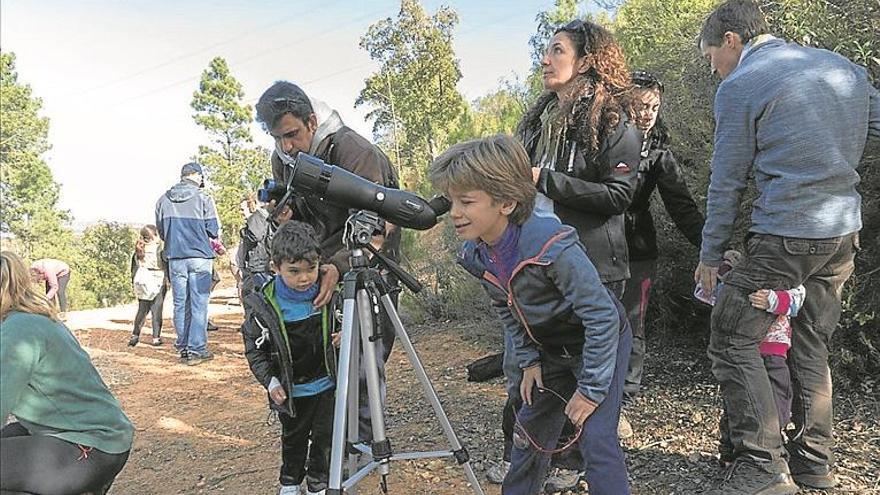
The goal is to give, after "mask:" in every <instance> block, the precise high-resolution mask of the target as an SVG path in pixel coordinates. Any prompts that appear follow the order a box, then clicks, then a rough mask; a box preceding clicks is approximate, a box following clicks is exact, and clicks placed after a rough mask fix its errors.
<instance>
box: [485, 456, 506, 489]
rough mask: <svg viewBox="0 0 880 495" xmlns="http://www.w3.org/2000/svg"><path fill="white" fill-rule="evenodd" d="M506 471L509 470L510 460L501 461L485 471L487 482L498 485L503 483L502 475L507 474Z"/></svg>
mask: <svg viewBox="0 0 880 495" xmlns="http://www.w3.org/2000/svg"><path fill="white" fill-rule="evenodd" d="M508 471H510V462H509V461H501V462H499V463H498V464H495V465H494V466H492V467H490V468H489V469H488V470H487V471H486V479H487V480H489V483H492V484H494V485H500V484H502V483H504V477H505V476H507V472H508Z"/></svg>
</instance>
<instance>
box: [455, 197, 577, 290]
mask: <svg viewBox="0 0 880 495" xmlns="http://www.w3.org/2000/svg"><path fill="white" fill-rule="evenodd" d="M576 242H578V235H577V232H576V231H575V229H574V228H573V227H570V226H568V225H563V224H562V222H560V221H559V219H558V218H556V217H550V216H539V215H536V214H535V213H532V215H531V216H530V217H529V218H528V220H526V221H525V223H523V224H522V228H521V230H520V234H519V243H518V245H517V253H518V256H517V260H516V261H517V263H521V262H522V261H524V260H529V259H532V260H533V261H535V262H537V263H542V264H546V263H549V262H551V261H553V260H554V259H556V257H557V256H559V253H561V252H562V251H563V250H564V249H565V248H567V247H569V246H571V245H572V244H574V243H576ZM458 264H460V265H461V266H462V267H464V269H465V270H467V271H468V272H470V273H471V274H472V275H474V276H475V277H477V278H483V273H484V272H485V271H486V266H485V265H484V264H483V262H482V261H480V258H479V256H478V255H477V243H476V242H475V241H466V242H465V243H464V245H463V246H462V249H461V252H460V253H459V255H458Z"/></svg>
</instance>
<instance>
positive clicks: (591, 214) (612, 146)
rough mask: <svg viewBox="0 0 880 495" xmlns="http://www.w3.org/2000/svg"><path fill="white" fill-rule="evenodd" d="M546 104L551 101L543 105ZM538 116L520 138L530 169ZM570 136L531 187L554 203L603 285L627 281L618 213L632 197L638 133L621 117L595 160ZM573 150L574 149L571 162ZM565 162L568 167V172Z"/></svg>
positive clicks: (620, 214) (534, 158)
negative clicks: (527, 155)
mask: <svg viewBox="0 0 880 495" xmlns="http://www.w3.org/2000/svg"><path fill="white" fill-rule="evenodd" d="M550 101H553V100H549V101H548V102H547V103H548V104H549V103H550ZM545 107H546V104H545ZM539 110H540V111H539V112H537V113H536V114H535V115H536V117H535V118H534V119H533V120H531V121H525V122H523V123H522V126H521V129H522V131H521V134H520V138H521V139H522V142H523V145H524V146H525V149H526V152H527V153H528V154H529V157H530V158H531V160H532V164H533V165H534V166H539V165H538V161H539V160H540V157H538V156H536V155H537V154H538V153H537V152H536V149H535V148H536V147H537V144H538V140H539V138H540V135H541V120H540V114H541V112H543V110H544V109H543V108H542V109H539ZM582 125H589V124H588V123H587V122H576V123H575V127H577V126H582ZM575 131H576V129H569V132H568V136H567V137H566V140H565V144H564V146H560V150H561V151H560V156H558V157H557V159H556V162H555V168H554V169H553V170H551V169H549V168H544V169H542V170H541V174H540V176H539V178H538V183H537V185H536V187H537V189H538V192H540V193H543V194H544V195H545V196H547V197H548V198H550V199H552V200H553V203H554V208H555V213H556V215H557V216H558V217H559V219H560V220H562V223H564V224H567V225H571V226H572V227H574V228H575V229H576V230H577V232H578V236H579V237H580V241H581V243H583V245H584V247H585V248H586V251H587V256H588V257H589V258H590V261H592V262H593V265H595V266H596V270H597V271H598V272H599V277H600V279H601V280H602V283H609V282H617V281H621V280H626V279H628V278H629V275H630V274H629V259H628V258H629V256H628V253H627V247H626V233H625V228H624V220H623V213H624V212H625V211H626V209H627V208H629V205H630V203H631V202H632V198H633V193H634V192H635V187H636V173H637V170H638V166H639V152H640V150H641V145H642V133H641V131H639V130H638V129H637V128H636V127H635V125H632V124H631V123H630V121H629V119H628V118H627V117H626V115H625V112H622V111H621V112H620V122H619V123H618V125H617V126H616V127H615V128H614V130H613V131H612V132H611V134H609V135H608V136H607V137H605V138H604V139H602V140H601V141H600V144H599V150H598V152H597V153H595V156H594V154H593V153H592V152H591V151H590V148H589V144H588V143H577V142H574V139H573V138H572V137H571V136H574V135H575V134H576V132H575ZM572 144H574V145H575V146H574V151H573V153H574V157H573V160H571V158H572V156H571V153H572ZM570 161H571V163H572V167H571V170H568V168H569V167H568V164H569V162H570Z"/></svg>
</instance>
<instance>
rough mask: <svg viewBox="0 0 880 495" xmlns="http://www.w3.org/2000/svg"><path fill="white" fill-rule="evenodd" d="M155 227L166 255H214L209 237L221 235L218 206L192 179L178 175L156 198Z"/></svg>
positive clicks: (197, 256)
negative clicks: (170, 185) (163, 192)
mask: <svg viewBox="0 0 880 495" xmlns="http://www.w3.org/2000/svg"><path fill="white" fill-rule="evenodd" d="M156 227H157V228H158V230H159V237H160V238H161V239H162V240H163V241H165V256H166V257H167V258H168V259H182V258H213V257H214V250H213V249H211V243H210V241H209V240H208V238H212V239H216V238H217V236H218V235H220V222H219V221H218V220H217V209H216V208H215V207H214V201H213V200H212V199H211V197H210V196H208V195H207V194H206V193H205V192H204V191H203V190H202V189H201V188H199V186H198V184H196V183H195V182H193V181H191V180H187V179H181V181H180V182H178V183H177V184H175V185H174V186H172V187H171V189H169V190H168V191H167V192H165V194H163V195H162V197H161V198H159V201H157V202H156Z"/></svg>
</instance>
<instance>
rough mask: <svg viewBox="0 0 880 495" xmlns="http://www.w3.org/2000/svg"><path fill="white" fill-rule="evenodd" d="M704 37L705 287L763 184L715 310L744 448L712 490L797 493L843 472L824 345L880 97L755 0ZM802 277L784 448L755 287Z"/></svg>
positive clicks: (721, 359) (723, 369) (735, 5)
mask: <svg viewBox="0 0 880 495" xmlns="http://www.w3.org/2000/svg"><path fill="white" fill-rule="evenodd" d="M699 43H700V51H701V52H702V53H703V55H704V56H705V57H706V58H707V59H708V61H709V63H710V65H711V66H712V70H713V72H716V73H717V74H718V75H719V76H720V77H721V79H722V80H723V81H722V82H721V84H720V85H719V87H718V92H717V93H716V95H715V122H716V127H715V149H714V154H713V156H712V174H711V180H710V184H709V194H708V200H707V207H706V224H705V227H704V229H703V242H702V248H701V252H700V264H699V265H698V266H697V269H696V271H695V274H694V277H695V279H696V280H697V282H699V283H700V284H701V285H702V286H703V288H704V289H707V290H708V291H709V292H710V293H711V292H712V291H713V290H714V288H715V280H716V275H717V270H718V266H719V265H720V264H721V261H722V254H723V252H724V249H725V248H726V246H727V245H728V243H729V242H730V238H731V232H732V229H733V223H734V219H735V218H736V215H737V212H738V209H739V203H740V198H741V195H742V191H743V189H745V187H746V181H747V178H748V176H749V175H750V174H753V175H754V178H755V182H756V186H757V189H758V193H759V197H758V199H757V200H756V201H755V202H754V204H753V210H752V216H751V225H750V227H749V234H748V236H747V237H746V245H745V254H746V256H745V259H744V261H743V262H741V263H740V264H739V265H737V266H736V267H735V268H734V269H733V270H732V271H731V272H730V274H728V275H727V278H726V283H725V285H724V289H723V290H722V291H721V293H720V294H719V298H718V302H717V303H716V305H715V308H714V310H713V312H712V330H711V337H710V342H709V357H710V358H711V360H712V371H713V373H714V375H715V377H716V378H717V379H718V381H719V382H720V383H721V392H722V396H723V398H724V401H725V402H726V403H727V405H728V411H729V413H730V429H731V437H732V438H731V439H732V441H733V444H734V449H735V453H734V455H735V456H736V462H735V463H734V464H733V466H732V470H733V471H732V472H730V473H728V475H727V476H726V477H725V478H726V481H725V482H724V483H723V484H722V485H721V487H719V488H718V489H717V491H716V492H713V493H719V494H733V493H736V494H759V493H760V494H788V493H795V492H797V490H798V487H797V485H795V483H794V482H797V483H799V484H801V485H805V486H808V487H812V488H830V487H832V486H834V485H835V484H836V479H835V478H834V475H833V472H832V470H831V468H832V466H833V462H834V458H833V454H832V452H831V444H832V433H831V431H832V417H831V374H830V371H829V368H828V342H829V341H830V339H831V334H832V332H833V331H834V329H835V327H836V326H837V322H838V319H839V317H840V297H841V289H842V287H843V284H844V282H845V281H846V280H847V279H848V278H849V276H850V275H851V274H852V272H853V257H854V255H855V252H856V251H857V250H858V231H859V229H861V227H862V224H861V211H860V203H861V197H860V196H859V194H858V193H857V192H856V184H858V182H859V175H858V173H856V170H855V169H856V166H857V165H858V163H859V160H860V158H861V156H862V152H863V150H864V147H865V141H866V139H867V136H868V134H871V135H873V136H880V95H878V92H877V90H876V89H875V88H874V87H873V86H872V85H871V83H870V82H869V81H868V76H867V72H866V71H865V69H864V68H863V67H860V66H858V65H856V64H853V63H852V62H850V61H849V60H847V59H846V58H844V57H842V56H840V55H838V54H836V53H833V52H829V51H826V50H819V49H815V48H808V47H803V46H799V45H796V44H793V43H787V42H785V41H784V40H781V39H778V38H775V37H773V36H772V35H770V34H769V27H768V25H767V23H766V21H765V20H764V17H763V15H762V14H761V12H760V10H759V9H758V7H757V5H756V4H755V3H754V2H753V1H752V0H729V1H727V2H726V3H724V4H722V5H721V6H719V7H718V8H717V9H716V10H715V11H714V12H712V14H710V16H709V17H708V18H707V20H706V21H705V24H704V26H703V29H702V31H701V33H700V38H699ZM798 285H803V286H804V287H805V288H806V291H807V298H806V302H805V304H804V307H803V310H802V311H801V313H800V314H799V315H798V316H797V317H796V318H792V321H791V322H792V327H793V328H792V347H791V350H790V351H789V361H788V363H789V367H790V369H791V378H792V385H793V389H794V390H793V391H794V403H793V407H792V410H793V411H792V413H793V415H792V421H793V422H794V425H795V429H794V431H793V435H792V436H791V437H790V439H789V440H790V441H789V442H788V444H787V445H786V446H783V438H782V434H781V429H782V427H784V426H785V425H780V424H779V420H778V417H777V414H776V409H775V407H776V406H775V404H774V402H773V394H772V391H771V388H770V381H769V379H768V377H767V372H766V370H765V369H764V366H763V364H762V361H761V356H760V354H759V352H758V344H759V343H760V341H761V339H762V338H763V337H764V336H765V335H766V333H767V328H769V326H770V323H772V320H773V318H774V316H773V315H772V314H770V313H767V312H765V311H761V310H758V309H755V308H752V307H751V305H750V304H749V301H748V294H749V293H751V292H754V291H755V290H758V289H766V288H770V289H790V288H792V287H797V286H798ZM786 448H787V449H788V454H787V455H786ZM786 457H787V461H786ZM792 478H793V479H792Z"/></svg>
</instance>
